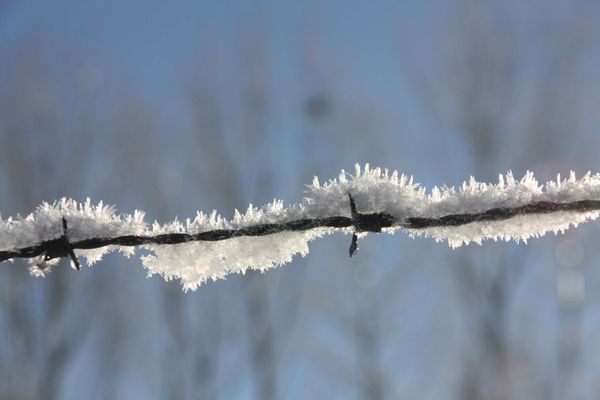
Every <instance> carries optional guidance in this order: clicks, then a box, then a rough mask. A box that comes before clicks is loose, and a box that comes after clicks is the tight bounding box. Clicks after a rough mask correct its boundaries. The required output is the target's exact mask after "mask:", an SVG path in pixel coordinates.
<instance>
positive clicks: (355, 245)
mask: <svg viewBox="0 0 600 400" xmlns="http://www.w3.org/2000/svg"><path fill="white" fill-rule="evenodd" d="M356 250H358V236H356V233H353V234H352V243H350V249H348V252H349V253H350V258H352V256H353V255H354V254H355V253H356Z"/></svg>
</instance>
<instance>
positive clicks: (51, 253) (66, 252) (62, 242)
mask: <svg viewBox="0 0 600 400" xmlns="http://www.w3.org/2000/svg"><path fill="white" fill-rule="evenodd" d="M62 226H63V234H62V236H61V237H59V238H58V239H53V240H47V241H45V242H42V246H43V248H44V253H43V254H44V261H48V260H51V259H53V258H61V257H67V256H69V257H71V261H73V265H74V266H75V269H77V270H78V271H79V270H80V269H81V264H80V263H79V260H78V259H77V256H76V255H75V251H73V245H72V244H71V243H70V242H69V237H68V235H67V220H66V219H65V217H63V218H62Z"/></svg>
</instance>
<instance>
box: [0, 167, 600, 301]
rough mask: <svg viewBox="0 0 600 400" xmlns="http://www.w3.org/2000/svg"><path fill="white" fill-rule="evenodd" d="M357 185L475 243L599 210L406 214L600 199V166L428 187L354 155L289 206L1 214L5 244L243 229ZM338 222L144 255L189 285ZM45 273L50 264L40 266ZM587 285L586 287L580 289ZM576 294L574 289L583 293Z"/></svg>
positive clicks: (575, 253) (434, 234) (69, 205)
mask: <svg viewBox="0 0 600 400" xmlns="http://www.w3.org/2000/svg"><path fill="white" fill-rule="evenodd" d="M349 193H351V194H352V196H353V198H354V200H355V202H356V206H357V209H358V212H359V213H363V214H368V213H379V212H385V213H387V214H389V215H391V216H392V217H393V219H394V220H395V221H396V224H395V225H394V226H392V227H390V228H386V229H385V232H387V233H395V232H397V231H404V232H406V233H407V234H409V235H410V236H412V237H417V236H425V237H431V238H433V239H434V240H435V241H446V242H447V243H448V244H449V245H450V246H451V247H458V246H462V245H466V244H469V243H472V242H474V243H477V244H483V243H484V241H485V240H489V239H493V240H515V241H517V242H520V241H522V242H525V243H526V242H527V240H529V239H530V238H535V237H538V236H541V235H544V234H545V233H546V232H554V233H560V232H563V231H564V230H566V229H568V228H569V227H571V226H577V225H578V224H580V223H582V222H585V221H588V220H592V219H595V218H597V217H598V215H599V214H600V213H599V212H598V211H586V212H576V211H561V212H552V213H547V214H521V215H517V216H514V217H512V218H510V219H505V220H497V221H479V222H472V223H468V224H465V225H461V226H445V227H435V228H423V229H415V228H408V227H407V225H406V223H405V222H406V221H407V218H410V217H420V218H440V217H443V216H446V215H450V214H473V213H481V212H485V211H487V210H490V209H494V208H514V207H519V206H524V205H528V204H532V203H535V202H541V201H546V202H555V203H564V202H574V201H579V200H600V175H598V174H595V175H592V174H589V173H588V174H586V175H585V176H584V177H583V178H581V179H577V178H576V177H575V175H574V174H570V175H569V177H568V178H566V179H564V178H561V177H560V176H558V177H557V180H556V181H552V182H548V183H546V184H545V185H541V184H539V183H538V181H537V180H536V179H535V177H534V176H533V174H532V173H530V172H528V173H526V174H525V176H524V177H523V178H521V179H517V178H515V177H514V176H513V174H512V172H508V173H507V174H506V175H500V176H499V178H498V182H497V183H494V184H490V183H481V182H478V181H476V180H475V178H470V179H469V180H468V181H466V182H465V183H463V184H462V185H460V186H457V188H455V187H452V186H441V187H435V188H433V189H432V190H431V191H430V192H428V191H427V190H426V189H425V188H424V187H422V186H421V185H420V184H418V183H416V182H415V180H414V179H413V177H412V176H407V175H404V174H400V173H398V172H397V171H393V172H391V173H390V171H388V170H382V169H380V168H371V167H370V166H369V165H368V164H367V165H364V166H360V165H358V164H357V165H356V166H355V168H354V171H353V174H350V173H347V172H345V171H344V170H342V172H341V173H340V174H339V176H338V177H337V178H336V179H331V180H327V181H323V180H319V179H318V178H316V177H315V178H314V179H313V181H312V184H310V185H308V186H307V189H306V193H305V196H304V198H303V200H302V201H301V202H300V203H297V204H292V205H288V206H286V205H285V204H284V203H283V201H281V200H276V199H275V200H273V202H272V203H270V204H267V205H265V206H263V207H255V206H250V207H248V209H247V210H246V211H243V212H242V211H237V210H236V212H235V214H234V217H233V219H231V220H228V219H225V218H222V217H221V216H220V215H219V214H218V213H217V212H216V211H213V212H212V213H208V214H205V213H202V212H198V213H197V215H196V217H195V218H193V219H187V220H185V221H178V220H174V221H171V222H167V223H165V224H160V223H157V222H155V223H154V224H149V223H147V222H146V221H145V219H144V213H143V212H141V211H136V212H135V213H133V214H117V212H116V210H115V209H114V207H111V206H107V205H105V204H103V203H102V202H100V203H98V204H93V203H92V202H91V200H90V199H87V200H86V201H85V202H83V203H79V202H77V201H75V200H71V199H65V198H63V199H61V200H59V201H57V202H54V203H43V204H42V205H40V206H39V207H38V208H37V209H36V210H35V212H33V213H32V214H30V215H28V216H26V217H20V216H17V217H15V218H8V219H2V218H0V250H14V249H19V248H23V247H27V246H32V245H35V244H39V243H40V242H42V241H46V240H51V239H56V238H58V237H60V236H61V235H62V227H61V223H60V221H61V219H62V217H65V218H66V219H67V221H68V224H69V228H68V231H69V238H70V240H71V242H76V241H78V240H83V239H90V238H99V237H108V238H111V237H116V236H123V235H137V236H155V235H159V234H164V233H175V232H177V233H186V234H197V233H200V232H206V231H211V230H216V229H241V228H247V227H251V226H254V225H257V224H278V223H286V222H290V221H294V220H298V219H315V218H324V217H331V216H344V217H350V216H351V210H350V205H349V201H348V194H349ZM333 232H342V233H346V234H351V233H353V229H352V228H335V229H334V228H315V229H310V230H306V231H294V232H288V231H285V232H279V233H275V234H270V235H266V236H251V237H250V236H244V237H235V238H231V239H227V240H221V241H214V242H208V241H193V242H186V243H181V244H177V245H154V244H147V245H144V246H142V247H143V248H144V249H146V250H147V252H148V254H147V255H144V256H143V257H141V259H142V262H143V264H144V266H145V267H146V268H147V270H148V274H149V275H155V274H156V275H161V276H162V277H164V278H165V279H167V280H171V279H178V280H180V281H181V283H182V285H183V287H184V288H185V289H186V290H194V289H196V288H197V287H198V286H200V285H201V284H203V283H204V282H207V281H209V280H215V279H223V278H225V277H226V276H227V275H229V274H232V273H242V274H243V273H245V271H247V270H248V269H255V270H260V271H265V270H267V269H270V268H274V267H277V266H279V265H282V264H285V263H289V262H291V261H292V259H293V257H295V256H297V255H301V256H305V255H306V254H308V250H309V249H308V243H309V242H310V241H312V240H314V239H316V238H319V237H321V236H323V235H326V234H330V233H333ZM109 251H120V252H122V253H123V254H124V255H127V256H129V255H131V254H132V248H131V247H120V246H107V247H103V248H99V249H90V250H77V251H76V252H77V254H78V255H79V256H82V257H85V258H86V261H87V264H88V265H90V264H92V263H94V262H97V261H98V260H100V259H101V258H102V257H103V256H104V255H105V254H106V253H107V252H109ZM582 257H583V250H582V248H581V246H580V245H578V244H577V243H575V242H566V241H565V242H563V243H561V244H560V245H559V246H558V247H557V248H556V258H557V260H558V262H559V263H560V264H561V265H565V266H576V265H577V264H579V263H580V262H581V259H582ZM32 272H33V273H35V274H37V275H41V274H43V273H46V272H47V269H45V268H41V267H39V266H38V267H37V268H36V269H35V271H32ZM378 274H379V272H378V270H377V269H375V270H370V269H357V270H356V271H355V274H354V275H355V277H354V279H356V280H357V282H358V281H360V282H361V284H364V285H367V286H369V285H375V284H377V282H378V280H379V275H378ZM561 279H562V281H561V282H562V283H559V284H558V286H559V287H560V288H559V291H560V292H561V293H563V294H565V293H566V294H565V296H567V297H568V296H569V295H568V293H571V296H575V295H573V293H575V292H577V290H579V289H577V288H579V287H581V286H582V285H580V284H579V283H578V281H577V278H573V277H567V278H561ZM577 293H579V292H577ZM575 297H576V296H575Z"/></svg>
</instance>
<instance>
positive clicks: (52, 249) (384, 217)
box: [0, 194, 600, 269]
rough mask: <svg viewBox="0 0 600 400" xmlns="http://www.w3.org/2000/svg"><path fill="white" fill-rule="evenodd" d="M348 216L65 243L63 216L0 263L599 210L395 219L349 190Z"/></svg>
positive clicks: (581, 204)
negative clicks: (56, 231) (362, 207)
mask: <svg viewBox="0 0 600 400" xmlns="http://www.w3.org/2000/svg"><path fill="white" fill-rule="evenodd" d="M348 197H349V200H350V208H351V212H352V217H343V216H334V217H326V218H305V219H299V220H294V221H289V222H283V223H274V224H259V225H253V226H249V227H245V228H240V229H215V230H212V231H206V232H200V233H197V234H193V235H192V234H187V233H165V234H161V235H156V236H136V235H126V236H117V237H112V238H106V237H99V238H89V239H84V240H79V241H77V242H69V240H68V236H67V221H66V220H65V219H64V218H63V235H62V236H61V237H59V238H57V239H52V240H47V241H44V242H42V243H39V244H36V245H33V246H28V247H24V248H21V249H15V250H5V251H0V261H6V260H9V259H11V258H32V257H38V256H43V257H44V258H45V259H46V260H49V259H52V258H57V257H67V256H70V257H71V259H72V260H73V263H74V264H75V266H76V267H77V269H79V262H78V261H77V257H76V256H75V253H74V251H73V250H74V249H96V248H100V247H104V246H110V245H116V246H140V245H145V244H159V245H171V244H178V243H185V242H196V241H219V240H227V239H231V238H235V237H240V236H266V235H271V234H274V233H279V232H288V231H292V232H293V231H306V230H310V229H315V228H349V227H353V228H354V231H355V232H381V230H382V229H383V228H389V227H392V226H400V227H402V228H405V229H425V228H433V227H440V226H460V225H466V224H469V223H472V222H485V221H499V220H506V219H509V218H512V217H515V216H517V215H529V214H549V213H554V212H561V211H563V212H590V211H598V210H600V200H581V201H574V202H568V203H554V202H549V201H540V202H537V203H532V204H527V205H524V206H519V207H512V208H509V207H500V208H492V209H489V210H487V211H483V212H479V213H471V214H468V213H467V214H451V215H446V216H442V217H438V218H423V217H408V218H406V219H404V220H397V219H396V218H395V217H393V216H392V215H390V214H388V213H385V212H380V213H372V214H361V213H359V212H358V211H357V209H356V204H355V203H354V199H353V198H352V196H351V195H350V194H348ZM357 248H358V246H357V237H356V233H355V234H354V235H353V238H352V244H351V246H350V251H349V253H350V256H352V255H353V254H354V252H355V251H356V250H357Z"/></svg>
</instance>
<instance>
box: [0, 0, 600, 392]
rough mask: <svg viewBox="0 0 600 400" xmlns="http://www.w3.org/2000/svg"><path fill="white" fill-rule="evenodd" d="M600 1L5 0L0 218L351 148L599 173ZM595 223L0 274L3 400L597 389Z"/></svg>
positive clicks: (307, 169) (450, 181)
mask: <svg viewBox="0 0 600 400" xmlns="http://www.w3.org/2000/svg"><path fill="white" fill-rule="evenodd" d="M599 20H600V5H599V4H598V2H595V1H591V0H589V1H571V2H563V1H557V0H556V1H554V0H551V1H547V0H532V1H526V2H523V1H516V0H507V1H502V2H500V1H485V0H484V1H475V0H472V1H471V0H449V1H439V0H437V1H436V0H430V1H412V0H411V1H403V2H395V1H381V2H371V1H348V0H344V1H341V0H324V1H317V0H309V1H297V2H292V1H280V2H276V1H241V0H238V1H234V0H228V1H213V2H211V1H177V2H176V1H173V2H158V1H114V0H105V1H96V2H91V1H66V0H56V1H52V2H49V1H26V0H24V1H19V0H0V150H1V157H0V212H1V215H2V217H4V218H6V217H8V216H11V215H15V214H16V213H21V214H27V213H29V212H31V211H33V209H34V208H35V207H36V206H37V205H38V204H40V203H41V202H42V201H52V200H54V199H58V198H60V197H62V196H68V197H73V198H76V199H79V200H84V199H85V198H86V197H88V196H89V197H91V198H92V199H93V200H94V201H99V200H103V201H105V202H106V203H109V204H114V205H116V206H117V207H118V209H119V210H120V211H123V212H132V211H133V210H134V209H136V208H139V209H142V210H145V211H146V212H147V216H148V217H149V218H148V219H150V220H152V219H158V220H159V221H167V220H171V219H173V218H174V217H176V216H179V217H180V218H187V217H193V216H194V215H195V211H196V210H204V211H210V210H212V209H218V210H219V211H220V212H221V213H222V214H223V215H224V216H227V217H231V216H232V215H233V210H234V209H235V208H239V209H245V208H246V207H247V205H248V204H249V203H252V204H255V205H261V204H264V203H266V202H269V201H271V200H272V199H273V198H280V199H283V200H285V202H286V203H290V202H297V201H299V200H300V199H301V197H302V193H303V190H304V187H303V185H304V184H307V183H309V182H311V181H312V177H313V175H318V176H319V177H320V178H321V180H322V181H323V179H327V178H333V177H335V176H337V174H338V173H339V171H340V169H342V168H345V169H346V170H348V171H352V168H353V165H354V163H356V162H358V163H361V164H364V163H366V162H369V163H370V164H371V165H372V166H380V167H385V168H389V169H398V170H399V171H400V172H404V173H407V174H409V175H414V176H415V179H416V181H418V182H420V183H422V184H424V185H426V186H427V187H431V186H433V185H442V184H447V185H450V186H454V185H460V183H461V182H462V181H463V180H465V179H467V178H468V177H469V176H470V175H474V176H475V177H476V178H477V179H479V180H483V181H490V182H496V181H497V175H498V173H504V172H506V171H507V170H509V169H511V170H512V171H513V172H514V173H515V175H517V176H521V175H522V174H523V173H524V172H525V171H526V170H533V171H535V172H536V175H537V177H538V179H540V181H542V182H545V181H546V180H549V179H554V178H555V175H556V174H557V173H561V174H562V175H563V176H566V175H567V174H568V172H569V171H570V170H571V169H572V170H574V171H576V172H577V173H578V174H579V175H583V174H584V173H585V172H587V171H588V170H592V171H593V172H597V171H600V161H599V159H598V155H597V149H598V145H599V144H600V113H598V110H597V107H598V104H600V76H599V74H598V71H600V25H599V24H598V23H597V21H599ZM599 240H600V225H599V224H598V223H589V224H586V225H584V226H581V227H580V228H578V229H576V230H571V231H568V232H567V233H566V234H565V235H558V236H554V235H547V236H546V237H543V238H540V239H534V240H531V241H530V242H529V243H528V244H527V245H524V244H522V243H521V244H515V243H504V242H498V243H496V242H492V241H490V242H487V243H485V244H484V246H477V245H470V246H468V247H466V248H460V249H457V250H451V249H449V248H448V246H447V245H446V244H440V243H435V242H434V241H432V240H428V239H416V240H415V239H411V238H408V237H406V236H404V235H402V234H396V235H394V236H387V235H370V236H369V237H367V238H366V239H364V240H362V241H361V249H360V251H359V253H358V254H357V256H356V257H353V258H352V259H348V256H347V254H348V253H347V249H348V245H349V241H350V238H349V237H346V236H343V235H334V236H330V237H326V238H323V239H319V240H318V241H316V242H314V243H313V244H312V246H311V252H310V254H309V255H308V256H307V257H306V258H298V259H296V260H295V261H294V262H293V263H291V264H288V265H286V266H283V267H281V268H277V269H274V270H271V271H269V272H267V273H265V274H260V273H255V272H252V273H247V274H246V275H245V276H231V277H230V278H228V279H227V280H225V281H218V282H209V283H207V284H205V285H204V286H202V287H201V288H200V289H198V290H197V291H196V292H193V293H187V294H183V293H182V291H181V286H180V285H179V284H178V283H177V282H164V281H163V280H162V279H161V278H159V277H151V278H149V279H146V273H145V271H144V269H143V268H142V267H141V264H140V263H139V262H138V261H137V260H135V259H129V260H128V259H126V258H124V257H122V256H121V255H114V256H109V257H106V258H105V259H104V260H102V261H101V262H100V263H98V264H97V265H96V266H94V267H93V268H92V269H87V268H85V269H84V270H83V271H82V272H80V273H75V272H73V271H70V270H69V269H68V268H67V264H66V263H63V264H61V265H63V268H55V270H54V271H53V272H52V273H51V274H50V275H49V276H48V277H47V278H45V279H34V278H32V277H30V276H29V274H28V271H27V267H26V264H24V263H22V262H15V263H14V264H8V263H5V264H3V265H1V266H0V267H1V268H0V398H3V399H4V398H6V399H42V398H43V399H58V398H60V399H114V398H123V399H163V398H168V399H229V398H236V399H264V400H269V399H308V398H327V399H509V398H510V399H532V398H544V399H594V398H596V397H597V394H598V393H599V392H600V383H599V382H600V379H599V378H600V345H598V343H597V337H598V336H599V335H600V317H599V314H598V311H597V310H598V307H599V306H600V265H599V262H598V259H599V257H600V254H599V252H598V247H597V243H598V242H599Z"/></svg>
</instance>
